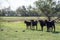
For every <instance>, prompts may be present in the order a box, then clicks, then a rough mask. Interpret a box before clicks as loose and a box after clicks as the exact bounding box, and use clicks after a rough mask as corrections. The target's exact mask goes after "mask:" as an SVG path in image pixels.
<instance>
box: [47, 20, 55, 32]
mask: <svg viewBox="0 0 60 40" xmlns="http://www.w3.org/2000/svg"><path fill="white" fill-rule="evenodd" d="M46 26H47V32H48V31H49V29H50V28H52V30H53V28H54V32H55V22H54V20H52V21H47V20H46Z"/></svg>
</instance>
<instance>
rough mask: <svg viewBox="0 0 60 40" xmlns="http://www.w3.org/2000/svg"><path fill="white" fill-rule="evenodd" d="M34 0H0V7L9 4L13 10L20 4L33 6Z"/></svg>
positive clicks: (5, 6)
mask: <svg viewBox="0 0 60 40" xmlns="http://www.w3.org/2000/svg"><path fill="white" fill-rule="evenodd" d="M35 1H36V0H0V9H2V8H7V7H9V6H10V7H11V9H13V10H15V9H17V8H18V7H19V6H22V5H24V6H29V5H32V6H33V2H35ZM56 1H57V0H56Z"/></svg>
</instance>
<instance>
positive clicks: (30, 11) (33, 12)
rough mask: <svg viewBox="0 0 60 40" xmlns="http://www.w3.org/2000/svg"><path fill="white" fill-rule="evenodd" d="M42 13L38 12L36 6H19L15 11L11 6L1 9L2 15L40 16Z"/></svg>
mask: <svg viewBox="0 0 60 40" xmlns="http://www.w3.org/2000/svg"><path fill="white" fill-rule="evenodd" d="M40 15H41V14H40V13H39V12H38V10H37V9H36V8H32V6H29V7H27V8H26V7H25V6H22V7H19V8H17V9H16V10H15V11H13V10H11V9H10V7H8V8H5V9H1V10H0V16H40Z"/></svg>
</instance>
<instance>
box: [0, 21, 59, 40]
mask: <svg viewBox="0 0 60 40" xmlns="http://www.w3.org/2000/svg"><path fill="white" fill-rule="evenodd" d="M40 30H41V29H40V25H39V24H38V30H30V29H26V26H25V24H24V22H23V21H17V22H0V40H60V23H56V32H55V33H54V32H46V27H44V31H43V32H42V31H40Z"/></svg>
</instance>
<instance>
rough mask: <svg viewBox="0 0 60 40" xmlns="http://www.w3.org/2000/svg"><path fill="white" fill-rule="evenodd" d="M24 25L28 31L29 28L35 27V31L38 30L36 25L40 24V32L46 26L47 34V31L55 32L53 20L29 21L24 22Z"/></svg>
mask: <svg viewBox="0 0 60 40" xmlns="http://www.w3.org/2000/svg"><path fill="white" fill-rule="evenodd" d="M24 23H25V24H26V28H27V29H28V28H29V27H30V29H32V28H34V27H36V30H37V28H38V23H39V24H40V27H41V31H43V27H44V26H46V28H47V32H49V31H53V30H54V32H55V21H54V20H38V21H37V20H30V21H27V20H25V21H24Z"/></svg>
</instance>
